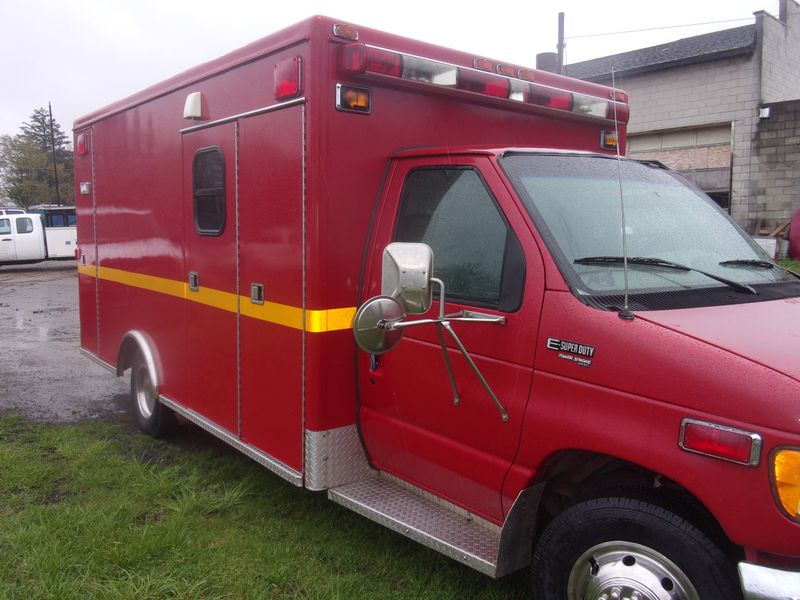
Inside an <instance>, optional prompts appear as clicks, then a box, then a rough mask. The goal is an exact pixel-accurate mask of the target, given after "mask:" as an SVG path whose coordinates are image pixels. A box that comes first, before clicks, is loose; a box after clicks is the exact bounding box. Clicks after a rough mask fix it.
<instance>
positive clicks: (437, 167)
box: [391, 164, 526, 313]
mask: <svg viewBox="0 0 800 600" xmlns="http://www.w3.org/2000/svg"><path fill="white" fill-rule="evenodd" d="M442 170H446V171H472V172H474V173H475V175H476V176H477V177H478V181H479V182H480V183H481V185H482V186H483V190H484V191H485V192H486V196H487V197H488V199H489V201H490V202H491V203H492V205H493V206H494V209H495V210H496V211H497V215H498V216H499V217H500V220H501V222H502V223H503V225H504V226H505V228H506V239H505V245H504V248H503V259H502V267H501V272H500V286H499V298H498V300H497V301H492V300H486V299H480V298H473V297H469V296H463V295H460V294H455V293H453V292H452V291H451V290H450V289H448V288H447V287H445V289H446V291H445V297H446V301H447V302H452V303H455V304H464V305H467V306H474V307H479V308H490V309H493V310H497V311H500V312H505V313H513V312H517V311H518V310H519V309H520V308H521V307H522V299H523V296H524V294H525V275H526V263H525V253H524V251H523V249H522V244H521V242H520V240H519V236H517V233H516V231H514V228H513V227H512V226H511V223H510V222H509V221H508V218H507V217H506V214H505V212H504V211H503V208H502V206H501V205H500V203H499V202H498V201H497V198H496V197H495V195H494V194H493V193H492V189H491V187H490V186H489V184H488V183H487V182H486V179H485V178H484V177H483V173H481V170H480V169H479V168H478V167H477V166H474V165H468V164H433V165H424V166H418V167H412V168H410V169H408V171H406V173H405V174H404V176H403V183H402V186H401V188H400V194H399V199H398V203H397V210H396V212H395V216H394V223H393V224H392V234H391V235H392V237H391V239H392V241H393V242H394V241H398V240H397V233H398V226H399V224H400V216H401V214H402V210H403V204H404V203H405V201H406V198H407V194H408V181H409V179H410V177H411V176H412V175H413V174H414V173H417V172H420V171H442ZM435 275H436V264H435V256H434V276H435ZM444 283H445V286H447V281H445V282H444ZM433 295H434V298H436V299H437V300H438V298H439V290H438V286H437V289H435V290H434V292H433Z"/></svg>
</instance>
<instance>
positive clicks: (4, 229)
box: [0, 219, 11, 235]
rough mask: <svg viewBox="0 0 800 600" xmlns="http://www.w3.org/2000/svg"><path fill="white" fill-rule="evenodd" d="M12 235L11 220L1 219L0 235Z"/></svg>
mask: <svg viewBox="0 0 800 600" xmlns="http://www.w3.org/2000/svg"><path fill="white" fill-rule="evenodd" d="M10 233H11V220H10V219H0V235H9V234H10Z"/></svg>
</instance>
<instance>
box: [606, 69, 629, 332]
mask: <svg viewBox="0 0 800 600" xmlns="http://www.w3.org/2000/svg"><path fill="white" fill-rule="evenodd" d="M614 71H615V69H614V67H611V87H612V88H614V94H615V98H614V103H613V106H614V133H616V135H617V182H618V184H619V209H620V211H619V212H620V221H621V222H622V275H623V278H624V281H625V300H624V303H623V307H622V310H621V311H619V313H617V314H618V316H619V318H620V319H625V320H626V321H632V320H633V311H631V309H630V308H629V307H628V232H627V231H626V229H625V201H624V200H623V197H622V158H621V157H620V155H619V144H620V138H619V121H617V102H616V91H617V83H616V80H615V78H614Z"/></svg>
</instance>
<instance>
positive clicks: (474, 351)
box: [359, 156, 544, 521]
mask: <svg viewBox="0 0 800 600" xmlns="http://www.w3.org/2000/svg"><path fill="white" fill-rule="evenodd" d="M395 167H396V168H395V169H394V175H393V177H392V180H391V181H390V183H389V185H388V186H387V190H386V192H385V196H384V199H383V202H384V204H383V210H382V211H381V214H380V217H379V220H378V223H377V225H376V231H375V236H374V238H373V243H372V244H371V246H370V249H371V250H370V252H371V254H370V256H369V260H368V268H367V273H366V281H365V286H364V289H365V292H364V299H365V298H367V297H371V296H375V295H378V294H380V291H381V290H380V287H381V259H382V253H383V249H384V248H385V247H386V246H387V245H388V244H389V243H390V242H393V241H395V242H424V243H426V244H428V245H429V246H431V248H432V249H433V252H434V276H435V277H437V278H439V279H442V280H443V281H444V283H445V286H446V292H445V299H446V304H445V312H446V313H447V314H451V313H456V312H459V311H473V312H479V313H482V314H484V315H492V316H502V317H504V318H505V322H504V323H503V324H496V323H453V328H454V330H455V331H456V333H457V334H458V336H459V338H460V339H461V341H462V342H463V344H464V346H465V347H466V348H467V350H468V351H469V352H470V355H471V356H472V358H473V360H474V361H475V363H476V365H477V366H478V368H479V369H480V371H481V372H482V374H483V376H484V377H485V378H486V380H487V382H488V384H489V386H490V387H491V388H492V390H493V391H494V393H495V395H496V396H497V398H498V400H499V401H500V403H501V404H502V405H503V407H504V408H505V410H506V411H507V412H508V415H509V418H508V420H507V421H503V420H502V418H501V415H500V412H499V411H498V409H497V407H496V406H495V405H494V403H493V402H492V399H491V397H490V396H489V394H488V393H487V392H486V390H485V389H484V388H483V387H482V385H481V383H480V381H479V380H478V378H477V377H476V375H475V373H474V372H473V371H472V369H471V368H470V366H469V363H468V362H467V360H466V359H465V358H464V356H462V354H461V353H460V351H459V350H458V347H457V346H456V344H455V343H454V342H453V340H451V339H447V340H446V343H447V354H448V357H449V362H450V364H451V365H452V369H453V375H454V379H455V385H456V388H457V390H458V394H459V396H460V401H459V403H458V405H456V404H455V402H454V395H453V392H452V389H451V387H450V382H449V378H448V374H447V371H446V366H445V361H444V358H443V355H442V349H441V346H440V341H439V337H438V335H437V331H436V328H435V327H434V326H433V325H422V326H417V327H410V328H406V329H405V330H404V338H403V340H402V341H401V342H400V343H399V344H398V345H397V347H395V348H394V349H393V350H392V351H391V352H388V353H386V354H382V355H379V356H375V355H368V354H366V353H362V352H360V353H359V391H360V400H361V403H360V409H359V410H360V412H359V425H360V429H361V434H362V437H363V440H364V443H365V446H366V449H367V452H368V454H369V457H370V460H371V462H372V464H373V466H375V467H376V468H378V469H380V470H383V471H386V472H388V473H391V474H393V475H395V476H397V477H399V478H401V479H403V480H406V481H408V482H410V483H412V484H414V485H416V486H419V487H421V488H423V489H425V490H428V491H430V492H433V493H435V494H437V495H439V496H442V497H444V498H446V499H447V500H449V501H451V502H453V503H456V504H458V505H460V506H462V507H464V508H467V509H468V510H470V511H472V512H475V513H476V514H479V515H480V516H482V517H484V518H487V519H490V520H495V521H500V520H502V518H503V514H502V513H503V511H502V505H501V488H502V483H503V479H504V477H505V475H506V473H507V471H508V469H509V468H510V466H511V463H512V462H513V459H514V456H515V453H516V450H517V447H518V445H519V441H520V435H521V431H522V419H523V414H524V410H525V406H526V404H527V401H528V397H529V394H530V387H531V379H532V373H533V362H534V340H535V339H536V333H537V327H538V322H539V313H540V310H541V304H542V296H543V287H544V286H543V272H542V261H541V256H540V255H539V253H538V250H537V248H536V246H535V244H534V243H533V241H532V239H531V237H530V235H529V234H528V235H526V231H527V230H526V225H525V223H524V221H523V218H522V216H521V214H520V213H519V210H518V208H517V206H516V204H515V203H514V201H513V198H512V197H511V195H510V194H509V192H508V191H507V188H506V187H505V186H504V184H503V180H502V179H501V177H500V175H499V174H498V171H497V168H496V167H495V165H494V163H493V162H492V161H491V160H490V157H488V156H466V157H450V158H440V157H425V158H410V159H403V160H400V161H398V162H397V164H396V165H395ZM434 290H435V291H436V287H434ZM438 311H439V301H438V295H435V296H434V302H433V306H432V307H431V309H430V311H429V313H428V314H426V315H425V317H426V318H427V317H432V316H435V315H437V314H438ZM414 318H423V317H411V318H410V319H408V320H411V319H414Z"/></svg>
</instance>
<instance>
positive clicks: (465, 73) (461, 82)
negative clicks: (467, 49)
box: [456, 69, 509, 98]
mask: <svg viewBox="0 0 800 600" xmlns="http://www.w3.org/2000/svg"><path fill="white" fill-rule="evenodd" d="M508 85H509V80H508V79H505V78H503V77H496V76H494V75H490V74H488V73H481V72H480V71H473V70H472V69H459V70H458V77H457V78H456V87H457V88H458V89H459V90H467V91H469V92H476V93H478V94H486V95H488V96H495V97H496V98H508V91H509V89H508Z"/></svg>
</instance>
